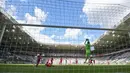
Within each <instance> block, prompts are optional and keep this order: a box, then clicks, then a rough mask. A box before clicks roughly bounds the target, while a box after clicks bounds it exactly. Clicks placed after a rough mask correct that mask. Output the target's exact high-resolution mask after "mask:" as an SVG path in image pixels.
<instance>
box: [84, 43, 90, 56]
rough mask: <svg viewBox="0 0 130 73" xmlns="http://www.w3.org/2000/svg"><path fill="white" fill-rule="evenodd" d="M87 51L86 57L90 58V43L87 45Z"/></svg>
mask: <svg viewBox="0 0 130 73" xmlns="http://www.w3.org/2000/svg"><path fill="white" fill-rule="evenodd" d="M85 50H86V56H90V54H91V50H90V43H88V42H86V43H85Z"/></svg>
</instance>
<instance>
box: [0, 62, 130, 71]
mask: <svg viewBox="0 0 130 73" xmlns="http://www.w3.org/2000/svg"><path fill="white" fill-rule="evenodd" d="M0 73H130V65H93V66H88V65H55V66H54V67H46V66H45V65H39V67H34V66H33V65H31V64H30V65H29V64H0Z"/></svg>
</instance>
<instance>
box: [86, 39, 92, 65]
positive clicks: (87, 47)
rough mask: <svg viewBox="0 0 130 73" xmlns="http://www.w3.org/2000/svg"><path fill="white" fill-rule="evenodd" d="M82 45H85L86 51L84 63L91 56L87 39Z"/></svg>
mask: <svg viewBox="0 0 130 73" xmlns="http://www.w3.org/2000/svg"><path fill="white" fill-rule="evenodd" d="M84 45H85V51H86V54H85V57H86V59H85V62H84V63H86V61H87V59H89V58H90V55H91V50H90V42H89V39H86V40H85V42H84Z"/></svg>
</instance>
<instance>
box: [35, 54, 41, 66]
mask: <svg viewBox="0 0 130 73" xmlns="http://www.w3.org/2000/svg"><path fill="white" fill-rule="evenodd" d="M41 59H42V54H41V53H40V54H39V55H38V56H37V64H36V67H38V65H39V63H40V61H41Z"/></svg>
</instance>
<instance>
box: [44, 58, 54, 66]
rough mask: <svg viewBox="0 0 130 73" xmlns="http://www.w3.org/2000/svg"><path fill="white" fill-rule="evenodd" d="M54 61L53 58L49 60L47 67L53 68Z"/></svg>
mask: <svg viewBox="0 0 130 73" xmlns="http://www.w3.org/2000/svg"><path fill="white" fill-rule="evenodd" d="M53 60H54V59H53V58H51V60H49V59H48V60H47V62H46V64H45V65H46V66H47V67H52V64H53ZM53 67H54V66H53Z"/></svg>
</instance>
